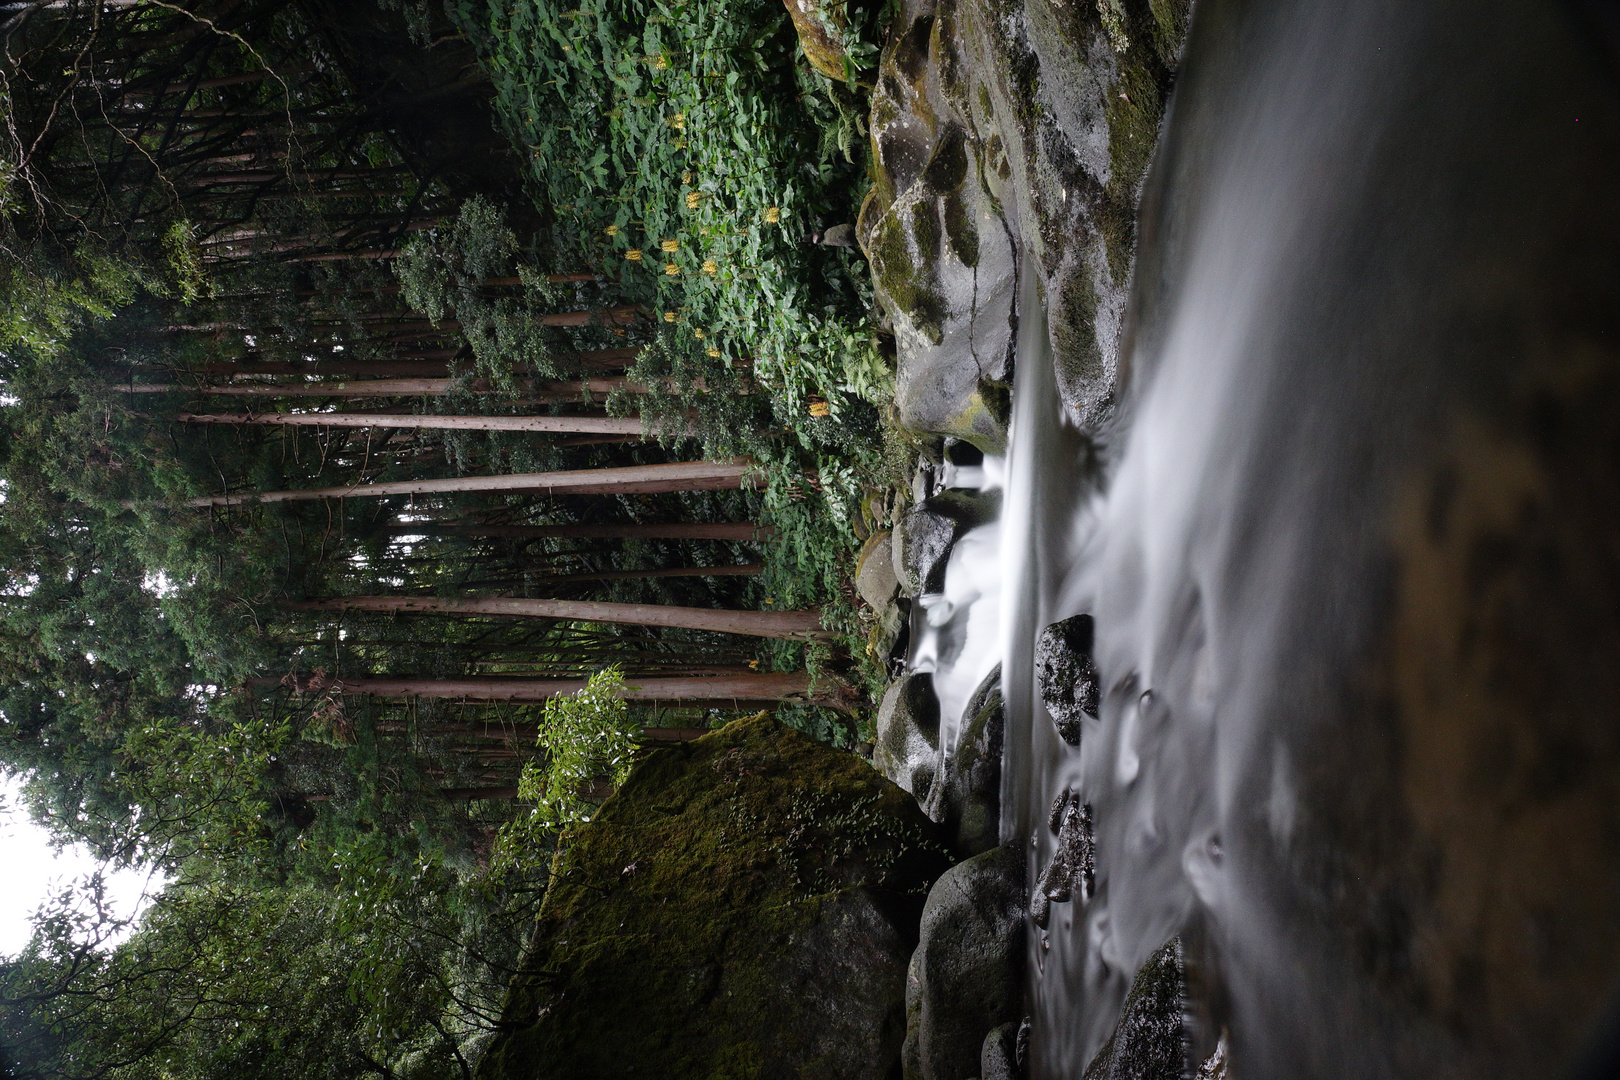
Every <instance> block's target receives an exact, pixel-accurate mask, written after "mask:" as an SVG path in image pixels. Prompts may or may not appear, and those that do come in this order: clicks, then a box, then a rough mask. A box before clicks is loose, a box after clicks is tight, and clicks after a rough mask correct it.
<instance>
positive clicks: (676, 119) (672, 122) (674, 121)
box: [669, 112, 686, 131]
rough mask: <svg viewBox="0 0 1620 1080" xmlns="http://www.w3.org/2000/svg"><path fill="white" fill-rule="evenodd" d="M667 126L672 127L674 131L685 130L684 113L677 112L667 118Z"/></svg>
mask: <svg viewBox="0 0 1620 1080" xmlns="http://www.w3.org/2000/svg"><path fill="white" fill-rule="evenodd" d="M669 126H670V127H672V128H674V129H675V130H676V131H685V130H686V114H685V113H683V112H678V113H676V114H675V115H674V116H672V117H670V118H669Z"/></svg>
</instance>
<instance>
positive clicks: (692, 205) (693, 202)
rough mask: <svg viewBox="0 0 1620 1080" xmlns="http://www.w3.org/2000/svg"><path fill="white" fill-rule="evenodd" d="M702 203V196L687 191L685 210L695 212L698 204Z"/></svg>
mask: <svg viewBox="0 0 1620 1080" xmlns="http://www.w3.org/2000/svg"><path fill="white" fill-rule="evenodd" d="M702 201H703V196H702V195H699V194H698V193H697V192H695V191H688V192H687V193H686V208H687V209H688V210H696V209H697V208H698V203H700V202H702Z"/></svg>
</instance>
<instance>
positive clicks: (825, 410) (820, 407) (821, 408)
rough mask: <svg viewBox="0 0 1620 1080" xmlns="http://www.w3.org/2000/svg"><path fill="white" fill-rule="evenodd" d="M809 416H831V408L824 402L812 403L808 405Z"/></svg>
mask: <svg viewBox="0 0 1620 1080" xmlns="http://www.w3.org/2000/svg"><path fill="white" fill-rule="evenodd" d="M810 415H811V416H831V415H832V406H831V405H829V404H827V403H826V402H825V401H812V402H811V403H810Z"/></svg>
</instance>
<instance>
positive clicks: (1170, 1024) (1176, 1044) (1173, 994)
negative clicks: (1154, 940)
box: [1085, 938, 1187, 1080]
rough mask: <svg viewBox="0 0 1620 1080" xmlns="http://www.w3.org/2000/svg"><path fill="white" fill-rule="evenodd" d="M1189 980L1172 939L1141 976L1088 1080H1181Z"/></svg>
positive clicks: (1177, 943) (1184, 1063)
mask: <svg viewBox="0 0 1620 1080" xmlns="http://www.w3.org/2000/svg"><path fill="white" fill-rule="evenodd" d="M1186 1001H1187V978H1186V973H1185V972H1184V971H1183V968H1182V959H1181V941H1180V939H1178V938H1172V939H1171V940H1170V941H1168V942H1166V943H1165V945H1164V947H1163V948H1161V949H1159V951H1158V952H1156V953H1154V954H1153V955H1152V956H1150V957H1148V960H1147V963H1145V964H1143V965H1142V969H1141V970H1140V971H1138V972H1137V973H1136V978H1135V980H1133V981H1132V983H1131V992H1130V993H1129V994H1127V995H1126V996H1125V1006H1124V1008H1123V1009H1121V1010H1120V1015H1119V1023H1118V1024H1117V1025H1115V1027H1114V1033H1113V1034H1112V1035H1110V1036H1109V1037H1108V1041H1107V1042H1106V1043H1104V1044H1103V1048H1102V1049H1101V1050H1099V1051H1097V1056H1096V1057H1095V1058H1093V1059H1092V1060H1091V1064H1090V1065H1089V1066H1087V1067H1086V1076H1085V1080H1181V1077H1183V1076H1185V1075H1186V1071H1187V1027H1186Z"/></svg>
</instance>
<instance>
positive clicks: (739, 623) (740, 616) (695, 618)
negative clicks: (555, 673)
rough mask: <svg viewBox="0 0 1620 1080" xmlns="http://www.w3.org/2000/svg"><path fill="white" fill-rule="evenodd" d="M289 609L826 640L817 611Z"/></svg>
mask: <svg viewBox="0 0 1620 1080" xmlns="http://www.w3.org/2000/svg"><path fill="white" fill-rule="evenodd" d="M286 606H287V607H288V608H289V609H291V610H293V611H382V612H398V613H401V614H424V613H425V614H440V615H495V616H508V617H517V618H536V619H570V620H575V621H578V622H598V623H622V624H626V625H630V626H659V627H669V628H672V629H682V630H711V631H715V632H718V633H725V634H747V635H749V636H751V637H766V638H789V639H793V640H799V641H804V640H809V639H813V638H825V637H829V636H830V635H829V633H828V632H827V631H826V630H825V629H824V628H823V627H822V625H821V613H820V612H819V611H733V610H728V609H720V608H690V607H674V606H672V605H666V604H623V603H617V602H613V601H607V600H537V599H530V598H527V597H515V596H491V597H473V598H468V599H442V598H440V597H436V596H341V597H334V598H332V599H327V600H295V601H291V602H289V603H288V604H287V605H286Z"/></svg>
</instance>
